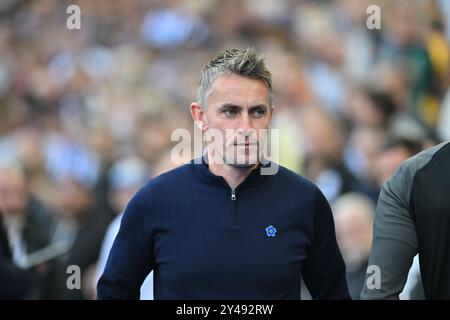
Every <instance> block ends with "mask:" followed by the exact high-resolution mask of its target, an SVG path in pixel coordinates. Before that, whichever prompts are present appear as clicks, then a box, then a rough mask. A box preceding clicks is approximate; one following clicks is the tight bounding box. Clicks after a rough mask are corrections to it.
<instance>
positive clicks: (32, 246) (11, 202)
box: [0, 164, 54, 298]
mask: <svg viewBox="0 0 450 320" xmlns="http://www.w3.org/2000/svg"><path fill="white" fill-rule="evenodd" d="M0 212H1V215H0V220H1V221H2V225H4V227H5V231H6V235H7V239H8V243H9V246H10V248H11V259H12V262H13V263H14V264H16V265H21V264H22V263H24V262H25V260H26V257H27V255H28V254H30V253H32V252H34V251H36V250H38V249H41V248H44V247H46V246H47V245H49V243H50V241H51V238H50V235H51V230H52V228H53V226H54V219H53V216H52V214H51V212H50V211H49V209H47V208H46V207H45V206H44V205H43V204H42V203H41V202H40V201H39V200H37V199H36V198H34V197H33V196H32V195H31V194H30V193H29V192H28V185H27V181H26V177H25V175H24V172H23V171H22V170H21V169H20V168H19V167H18V166H15V165H11V164H1V165H0ZM35 280H37V279H35ZM30 286H31V289H32V290H33V291H34V292H32V293H30V294H31V295H30V298H38V297H39V294H40V293H39V292H40V290H41V287H40V285H39V283H38V282H37V281H35V282H34V283H32V284H30Z"/></svg>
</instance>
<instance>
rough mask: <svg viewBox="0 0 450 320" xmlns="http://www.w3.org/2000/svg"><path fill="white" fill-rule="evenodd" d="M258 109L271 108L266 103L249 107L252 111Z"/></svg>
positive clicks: (265, 109)
mask: <svg viewBox="0 0 450 320" xmlns="http://www.w3.org/2000/svg"><path fill="white" fill-rule="evenodd" d="M256 109H263V110H264V111H267V110H268V109H269V107H268V106H267V105H265V104H258V105H256V106H251V107H250V108H249V110H250V111H253V110H256Z"/></svg>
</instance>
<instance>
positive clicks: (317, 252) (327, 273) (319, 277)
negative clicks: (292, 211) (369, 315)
mask: <svg viewBox="0 0 450 320" xmlns="http://www.w3.org/2000/svg"><path fill="white" fill-rule="evenodd" d="M315 198H316V199H315V209H314V222H313V228H314V231H313V242H312V245H311V248H310V251H309V254H308V259H307V261H306V263H305V265H304V267H303V271H302V276H303V280H304V281H305V284H306V286H307V287H308V290H309V292H310V293H311V296H312V298H313V299H315V300H318V299H320V300H331V299H336V300H337V299H350V294H349V292H348V287H347V279H346V271H345V264H344V260H343V258H342V255H341V252H340V250H339V247H338V244H337V241H336V234H335V230H334V220H333V215H332V212H331V208H330V205H329V204H328V202H327V200H326V199H325V196H324V195H323V194H322V192H321V191H320V190H319V189H318V188H317V191H316V197H315Z"/></svg>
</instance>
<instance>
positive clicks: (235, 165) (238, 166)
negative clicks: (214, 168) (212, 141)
mask: <svg viewBox="0 0 450 320" xmlns="http://www.w3.org/2000/svg"><path fill="white" fill-rule="evenodd" d="M227 164H228V165H229V166H232V167H233V168H236V169H248V168H251V167H254V166H255V165H256V163H227Z"/></svg>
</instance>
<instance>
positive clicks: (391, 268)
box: [361, 163, 417, 299]
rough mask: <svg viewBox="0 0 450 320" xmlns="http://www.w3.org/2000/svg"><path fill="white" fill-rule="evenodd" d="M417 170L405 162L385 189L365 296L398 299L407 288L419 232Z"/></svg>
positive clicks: (376, 224) (363, 291) (362, 292)
mask: <svg viewBox="0 0 450 320" xmlns="http://www.w3.org/2000/svg"><path fill="white" fill-rule="evenodd" d="M407 164H408V163H407ZM414 173H415V171H413V170H411V168H409V167H408V166H407V165H402V166H401V167H400V168H399V169H398V170H397V172H396V173H395V174H394V175H393V176H392V177H391V178H390V179H389V180H388V181H387V182H386V183H385V184H384V186H383V188H382V190H381V193H380V197H379V199H378V204H377V210H376V214H375V221H374V227H373V240H372V249H371V253H370V257H369V263H368V269H367V273H366V279H365V282H364V286H363V290H362V291H361V299H398V298H399V294H400V292H401V291H402V290H403V287H404V285H405V282H406V279H407V276H408V271H409V269H410V267H411V264H412V260H413V258H414V256H415V255H416V253H417V236H416V231H415V226H414V221H413V218H412V217H411V214H410V212H409V197H410V192H411V186H412V181H413V178H414Z"/></svg>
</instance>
